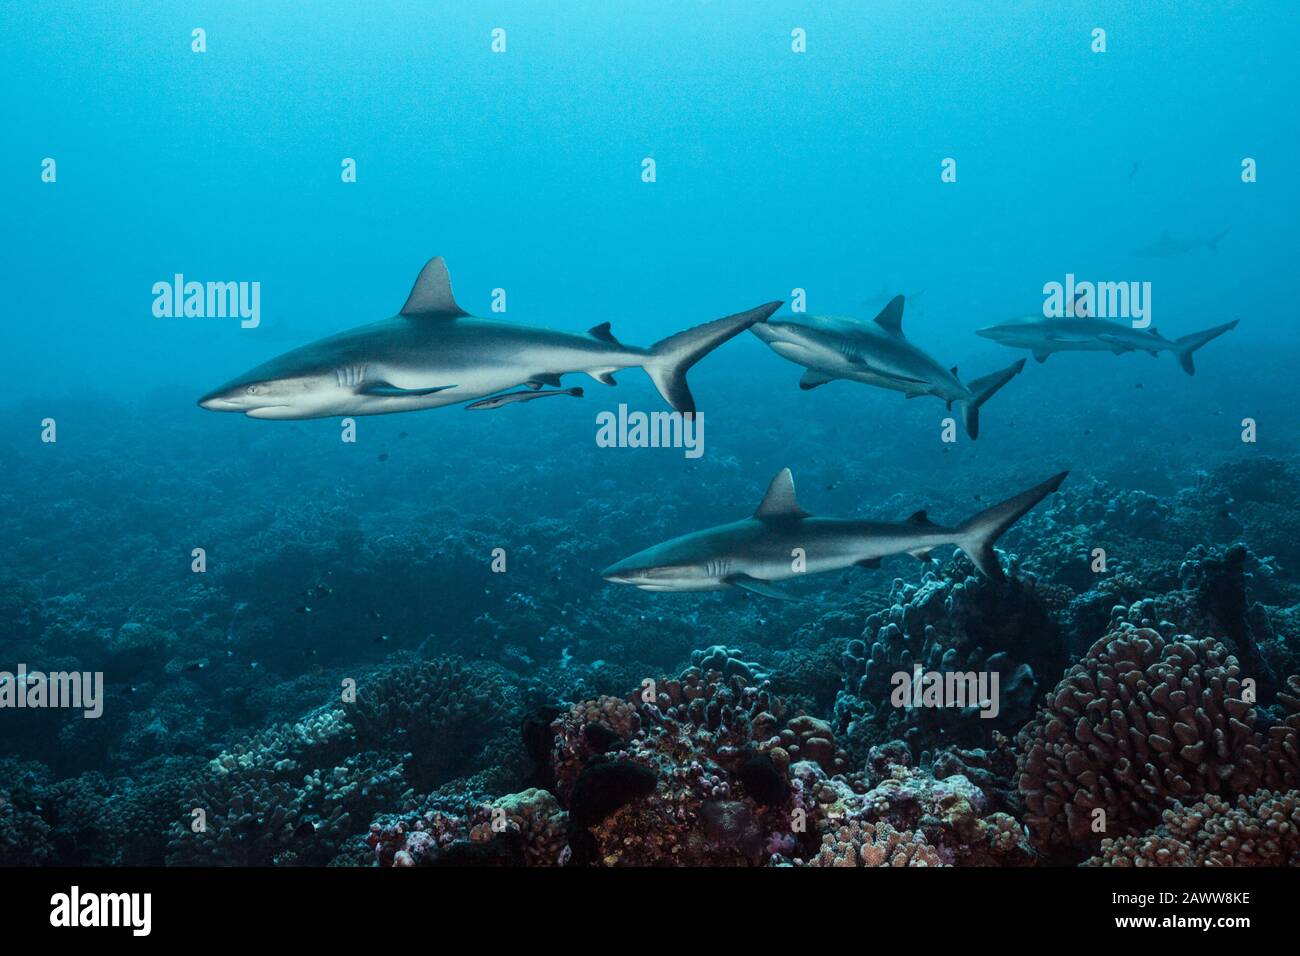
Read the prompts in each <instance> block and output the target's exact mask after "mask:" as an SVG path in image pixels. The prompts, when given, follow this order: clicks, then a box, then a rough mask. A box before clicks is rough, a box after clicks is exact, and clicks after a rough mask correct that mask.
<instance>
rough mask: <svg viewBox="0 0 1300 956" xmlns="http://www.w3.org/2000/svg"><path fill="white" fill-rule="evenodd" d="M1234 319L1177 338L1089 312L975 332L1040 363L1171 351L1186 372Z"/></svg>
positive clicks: (1026, 320) (1023, 320) (1191, 371)
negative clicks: (1052, 358) (1059, 356)
mask: <svg viewBox="0 0 1300 956" xmlns="http://www.w3.org/2000/svg"><path fill="white" fill-rule="evenodd" d="M1238 321H1239V320H1237V319H1233V320H1232V321H1231V322H1225V323H1224V324H1223V325H1216V326H1214V327H1213V328H1210V329H1206V330H1205V331H1203V332H1193V333H1192V334H1191V335H1184V336H1183V337H1182V338H1178V339H1167V338H1165V337H1164V336H1163V335H1161V334H1160V332H1159V331H1158V330H1157V329H1156V328H1155V327H1154V326H1153V327H1151V328H1148V329H1135V328H1133V327H1132V326H1131V325H1123V324H1121V323H1119V322H1109V321H1107V320H1106V319H1094V318H1092V317H1090V316H1088V315H1079V316H1077V317H1075V318H1068V317H1067V318H1045V317H1043V316H1041V315H1026V316H1023V317H1021V318H1018V319H1010V320H1008V321H1006V322H1003V323H1001V324H999V325H990V326H988V327H987V328H983V329H979V330H978V331H977V332H976V333H975V334H976V335H982V336H983V337H984V338H986V339H992V340H993V341H994V342H997V343H999V344H1001V345H1006V346H1009V347H1010V348H1014V349H1029V350H1030V351H1031V352H1033V354H1034V358H1035V359H1036V360H1037V361H1039V362H1046V361H1047V357H1048V356H1049V355H1051V354H1052V353H1053V352H1114V353H1115V354H1116V355H1122V354H1123V353H1125V352H1148V353H1150V355H1151V357H1152V358H1155V357H1156V355H1157V354H1159V353H1160V352H1173V353H1174V355H1176V356H1177V357H1178V364H1179V365H1181V366H1182V368H1183V371H1184V372H1186V373H1187V374H1188V375H1195V374H1196V365H1195V363H1194V362H1193V361H1192V355H1193V354H1194V353H1195V352H1196V350H1197V349H1199V348H1200V347H1201V346H1203V345H1205V344H1206V343H1207V342H1212V341H1214V340H1215V339H1217V338H1218V337H1219V336H1220V335H1222V334H1223V333H1224V332H1229V331H1231V330H1232V329H1235V328H1236V327H1237V322H1238Z"/></svg>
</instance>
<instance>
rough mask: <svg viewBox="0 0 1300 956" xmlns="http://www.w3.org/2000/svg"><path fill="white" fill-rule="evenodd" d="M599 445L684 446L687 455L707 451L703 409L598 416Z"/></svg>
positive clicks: (621, 411)
mask: <svg viewBox="0 0 1300 956" xmlns="http://www.w3.org/2000/svg"><path fill="white" fill-rule="evenodd" d="M596 425H597V429H596V445H597V447H599V448H684V449H685V455H686V457H687V458H699V457H700V456H701V455H703V454H704V413H703V412H685V413H684V412H629V411H628V410H627V406H626V405H619V406H618V413H617V414H615V413H614V412H608V411H606V412H600V413H599V414H597V415H596Z"/></svg>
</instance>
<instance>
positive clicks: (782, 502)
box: [601, 468, 1069, 601]
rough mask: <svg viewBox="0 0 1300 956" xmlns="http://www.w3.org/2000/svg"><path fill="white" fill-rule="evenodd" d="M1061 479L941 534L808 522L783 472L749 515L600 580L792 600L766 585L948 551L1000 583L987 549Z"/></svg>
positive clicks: (921, 528) (649, 552)
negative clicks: (799, 561) (904, 556)
mask: <svg viewBox="0 0 1300 956" xmlns="http://www.w3.org/2000/svg"><path fill="white" fill-rule="evenodd" d="M1067 474H1069V473H1068V472H1061V473H1060V474H1059V475H1055V476H1053V477H1051V478H1049V479H1048V480H1047V481H1044V482H1043V483H1042V484H1040V485H1035V486H1034V487H1033V488H1030V489H1029V490H1028V491H1024V492H1021V493H1020V494H1018V495H1016V496H1015V497H1014V498H1009V499H1007V500H1006V501H1004V502H1002V503H1001V504H998V505H994V506H993V507H991V508H988V509H986V510H984V511H981V512H980V513H979V514H977V515H974V516H973V517H971V518H968V519H967V520H965V521H963V522H961V524H959V525H957V526H956V527H951V528H949V527H944V526H942V525H937V524H935V523H934V522H932V521H931V520H930V519H929V518H928V517H927V516H926V514H925V512H924V511H918V512H916V514H914V515H912V516H911V517H910V518H908V519H907V520H906V521H903V522H899V523H896V524H895V523H889V522H880V521H857V520H850V519H843V518H817V517H813V516H812V515H810V514H808V512H806V511H804V510H803V508H801V507H800V506H799V503H798V501H797V500H796V499H795V494H794V479H793V477H792V476H791V474H790V469H789V468H784V469H782V470H781V471H780V472H779V473H778V474H777V476H776V477H775V478H773V479H772V483H771V485H770V486H769V487H768V489H767V494H766V495H764V496H763V502H762V504H760V505H759V506H758V510H757V511H756V512H754V515H753V517H750V518H744V519H742V520H740V521H735V522H732V523H731V524H726V525H721V526H719V527H716V528H709V529H707V530H705V531H696V532H694V533H693V534H687V535H683V536H681V537H680V538H673V539H672V540H671V541H665V542H664V543H663V544H658V545H655V546H654V547H652V548H647V549H646V550H644V551H641V552H639V553H637V554H634V555H632V556H631V557H630V558H626V559H624V560H622V561H619V562H618V563H617V564H613V565H611V566H610V567H608V568H606V569H605V570H604V571H602V572H601V576H602V577H604V578H605V580H607V581H611V582H614V583H616V584H631V585H633V586H635V587H638V588H641V589H642V590H643V591H719V590H725V589H727V588H744V589H745V590H747V591H752V592H754V593H755V594H761V595H763V596H764V597H771V598H778V599H780V600H786V601H795V600H799V598H796V597H794V596H793V595H790V594H787V593H785V592H784V591H782V590H780V589H779V588H776V587H773V582H774V581H785V580H789V579H790V578H794V577H798V576H800V575H801V574H816V573H818V572H822V571H838V570H840V569H841V568H847V567H850V566H853V565H859V566H861V567H866V568H876V567H879V566H880V560H881V558H884V557H886V556H888V555H892V554H910V555H912V556H914V557H916V558H919V559H920V560H922V561H929V560H930V551H931V550H932V549H934V548H937V547H941V546H943V545H955V546H956V547H957V548H959V549H961V551H963V552H964V553H965V554H966V555H967V557H969V558H970V559H971V561H972V562H973V563H974V565H975V567H976V569H977V570H978V571H979V573H980V574H982V575H984V576H985V577H987V578H991V579H993V580H995V581H1000V580H1002V579H1003V577H1004V575H1003V571H1002V566H1001V565H1000V564H999V563H998V556H997V554H996V553H995V552H994V550H993V545H994V543H995V542H996V541H997V540H998V538H999V537H1001V536H1002V534H1003V533H1004V532H1005V531H1006V530H1007V529H1008V528H1010V527H1011V526H1012V525H1013V524H1015V523H1016V522H1017V521H1018V520H1019V519H1020V518H1021V517H1022V516H1023V515H1024V514H1025V513H1026V512H1028V511H1029V510H1030V509H1031V508H1033V507H1034V505H1036V504H1038V503H1039V502H1040V501H1042V500H1043V499H1044V498H1045V497H1047V496H1048V495H1049V494H1051V493H1052V492H1053V491H1055V490H1056V489H1057V488H1059V487H1060V485H1061V482H1063V481H1064V480H1065V477H1066V475H1067ZM797 555H803V562H804V563H803V570H796V563H797V560H796V556H797Z"/></svg>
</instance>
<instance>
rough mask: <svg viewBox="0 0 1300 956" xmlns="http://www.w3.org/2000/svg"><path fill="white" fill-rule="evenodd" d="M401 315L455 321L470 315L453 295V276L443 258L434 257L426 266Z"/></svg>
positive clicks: (417, 278)
mask: <svg viewBox="0 0 1300 956" xmlns="http://www.w3.org/2000/svg"><path fill="white" fill-rule="evenodd" d="M400 314H401V315H404V316H406V317H407V318H412V319H423V318H431V319H454V318H457V317H459V316H462V315H469V313H468V312H466V311H464V310H463V309H462V308H461V307H460V306H458V305H457V304H456V299H455V298H454V297H453V296H452V294H451V276H449V275H448V274H447V264H446V263H445V262H443V261H442V256H434V257H433V258H432V259H430V260H429V261H428V262H426V263H425V264H424V268H423V269H421V270H420V274H419V275H418V276H416V278H415V285H414V286H412V287H411V294H410V295H409V296H407V297H406V305H404V306H402V311H401V313H400Z"/></svg>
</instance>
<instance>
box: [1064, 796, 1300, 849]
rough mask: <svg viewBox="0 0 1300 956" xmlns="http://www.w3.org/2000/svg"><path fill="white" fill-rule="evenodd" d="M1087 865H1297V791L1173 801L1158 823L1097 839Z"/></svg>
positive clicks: (1299, 841)
mask: <svg viewBox="0 0 1300 956" xmlns="http://www.w3.org/2000/svg"><path fill="white" fill-rule="evenodd" d="M1088 864H1089V865H1090V866H1297V865H1300V792H1297V791H1295V790H1290V791H1287V792H1285V793H1279V792H1275V791H1270V790H1258V791H1256V792H1255V793H1253V794H1251V795H1249V796H1241V797H1238V798H1237V801H1236V803H1235V804H1233V803H1230V802H1229V801H1227V800H1225V799H1224V798H1223V797H1219V796H1215V795H1209V796H1207V797H1205V798H1204V799H1203V800H1200V801H1197V802H1196V803H1192V804H1185V803H1183V802H1182V801H1174V804H1173V806H1172V807H1170V808H1168V809H1166V810H1165V811H1164V813H1163V814H1162V822H1161V823H1160V825H1159V826H1157V827H1155V828H1154V829H1152V830H1149V831H1148V832H1146V833H1143V834H1141V835H1140V836H1127V837H1121V838H1119V839H1106V840H1103V841H1102V844H1101V852H1100V853H1099V854H1098V855H1096V856H1094V857H1091V858H1090V859H1089V860H1088Z"/></svg>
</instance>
